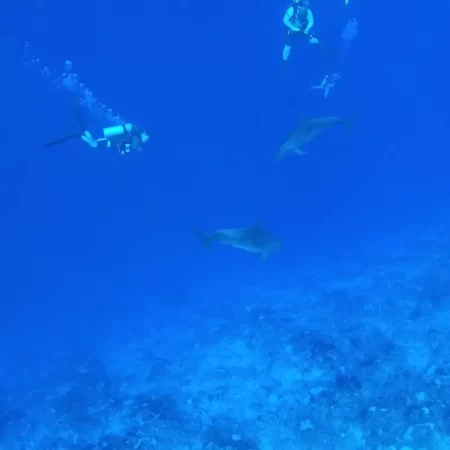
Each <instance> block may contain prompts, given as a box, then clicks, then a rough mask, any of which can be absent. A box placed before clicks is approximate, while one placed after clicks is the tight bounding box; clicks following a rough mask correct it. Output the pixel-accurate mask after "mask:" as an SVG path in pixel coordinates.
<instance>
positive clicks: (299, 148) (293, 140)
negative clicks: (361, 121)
mask: <svg viewBox="0 0 450 450" xmlns="http://www.w3.org/2000/svg"><path fill="white" fill-rule="evenodd" d="M350 123H351V122H350V121H349V120H346V119H343V118H342V117H336V116H328V117H312V118H309V119H303V120H302V121H301V122H300V125H299V126H298V127H297V128H296V130H295V131H294V132H293V133H292V134H291V135H290V136H289V138H288V139H287V140H286V141H285V142H284V143H283V145H282V146H281V147H280V148H279V149H278V154H277V159H281V158H284V157H285V156H286V155H288V154H290V153H295V154H297V155H302V156H303V155H306V152H305V151H304V150H303V146H304V145H305V144H307V143H308V142H310V141H312V140H313V139H314V138H315V137H316V136H318V135H319V134H322V133H323V132H324V131H325V130H326V129H328V128H330V127H331V126H332V125H350Z"/></svg>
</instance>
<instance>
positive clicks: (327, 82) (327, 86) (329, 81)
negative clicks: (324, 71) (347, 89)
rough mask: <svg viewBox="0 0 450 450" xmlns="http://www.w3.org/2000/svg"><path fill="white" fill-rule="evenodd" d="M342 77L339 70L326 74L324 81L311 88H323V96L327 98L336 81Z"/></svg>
mask: <svg viewBox="0 0 450 450" xmlns="http://www.w3.org/2000/svg"><path fill="white" fill-rule="evenodd" d="M340 79H341V75H340V74H339V72H335V73H332V74H330V75H325V77H324V79H323V80H322V83H320V84H319V85H317V86H313V87H312V88H310V90H313V89H322V90H323V96H324V97H325V98H327V97H328V94H329V93H330V91H331V89H332V88H334V86H335V85H336V82H337V81H338V80H340Z"/></svg>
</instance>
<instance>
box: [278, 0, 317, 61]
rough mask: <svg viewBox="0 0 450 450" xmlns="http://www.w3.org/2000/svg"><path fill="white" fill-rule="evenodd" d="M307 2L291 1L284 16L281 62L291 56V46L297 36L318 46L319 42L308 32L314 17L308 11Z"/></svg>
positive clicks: (304, 0)
mask: <svg viewBox="0 0 450 450" xmlns="http://www.w3.org/2000/svg"><path fill="white" fill-rule="evenodd" d="M308 6H309V0H293V4H292V6H290V7H289V8H288V9H287V11H286V13H285V14H284V18H283V23H284V25H285V26H286V27H287V36H286V43H285V45H284V48H283V61H287V60H288V58H289V55H290V54H291V49H292V45H293V43H294V40H295V38H296V37H297V36H299V35H300V36H304V37H305V38H306V40H307V42H309V43H310V44H319V40H318V39H317V38H316V37H314V36H313V35H312V34H311V33H310V31H311V28H312V27H313V25H314V16H313V13H312V11H311V10H310V9H309V7H308Z"/></svg>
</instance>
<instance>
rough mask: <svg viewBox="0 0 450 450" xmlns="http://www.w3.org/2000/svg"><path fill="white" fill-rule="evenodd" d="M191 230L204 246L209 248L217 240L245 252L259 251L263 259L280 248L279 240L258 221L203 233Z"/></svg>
mask: <svg viewBox="0 0 450 450" xmlns="http://www.w3.org/2000/svg"><path fill="white" fill-rule="evenodd" d="M193 231H194V233H195V234H196V235H197V237H198V238H199V239H200V241H201V242H202V244H203V245H204V247H205V248H209V247H210V245H211V244H212V243H213V242H218V243H220V244H224V245H230V246H231V247H235V248H240V249H242V250H246V251H247V252H252V253H259V254H261V259H262V260H263V261H264V260H265V259H266V258H267V256H269V254H270V253H272V252H274V251H277V250H280V249H281V242H280V241H279V240H278V239H277V238H276V237H275V236H274V235H273V234H271V233H269V232H267V231H265V230H264V229H263V228H262V226H261V224H260V223H257V224H256V225H254V226H252V227H248V228H229V229H226V230H217V231H214V232H212V233H203V232H202V231H199V230H197V229H195V228H194V229H193Z"/></svg>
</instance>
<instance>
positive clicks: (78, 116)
mask: <svg viewBox="0 0 450 450" xmlns="http://www.w3.org/2000/svg"><path fill="white" fill-rule="evenodd" d="M72 112H73V116H74V117H75V120H76V121H77V123H78V125H80V128H81V131H86V130H87V128H86V125H85V124H84V122H83V119H82V118H81V114H80V105H79V104H78V103H74V104H73V106H72Z"/></svg>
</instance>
